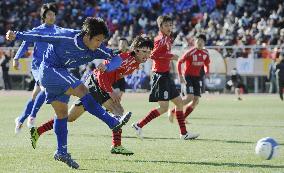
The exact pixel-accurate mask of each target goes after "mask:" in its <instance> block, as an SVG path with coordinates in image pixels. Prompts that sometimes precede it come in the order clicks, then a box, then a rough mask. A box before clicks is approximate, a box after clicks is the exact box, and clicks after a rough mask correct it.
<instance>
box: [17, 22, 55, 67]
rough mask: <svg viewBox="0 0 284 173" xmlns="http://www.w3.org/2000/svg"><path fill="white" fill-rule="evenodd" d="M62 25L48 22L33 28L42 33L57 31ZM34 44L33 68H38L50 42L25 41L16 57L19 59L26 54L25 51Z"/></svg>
mask: <svg viewBox="0 0 284 173" xmlns="http://www.w3.org/2000/svg"><path fill="white" fill-rule="evenodd" d="M59 28H60V27H58V26H56V25H47V24H42V25H40V26H38V27H36V28H33V29H32V31H36V32H39V33H42V34H49V33H50V34H51V33H56V31H57V30H58V29H59ZM32 44H33V47H34V51H33V59H32V69H38V68H39V66H40V63H41V62H42V59H43V54H44V52H45V51H46V50H47V47H48V43H46V42H34V43H33V42H28V41H23V42H22V44H21V46H20V48H19V50H18V51H17V53H16V55H15V57H14V59H19V58H22V57H23V56H24V54H25V52H26V51H27V50H28V48H29V46H31V45H32Z"/></svg>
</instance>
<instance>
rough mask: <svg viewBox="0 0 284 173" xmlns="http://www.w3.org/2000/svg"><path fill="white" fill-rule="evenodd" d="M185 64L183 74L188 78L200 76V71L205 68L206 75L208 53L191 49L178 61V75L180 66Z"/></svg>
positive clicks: (180, 72)
mask: <svg viewBox="0 0 284 173" xmlns="http://www.w3.org/2000/svg"><path fill="white" fill-rule="evenodd" d="M184 62H185V68H184V71H183V74H184V75H185V76H186V75H190V76H200V69H201V68H203V66H205V72H206V74H208V73H209V63H210V59H209V53H208V51H207V50H206V49H197V48H192V49H190V50H189V51H187V52H186V53H185V54H184V55H183V56H182V58H181V59H179V60H178V73H179V75H181V74H182V71H181V64H182V63H184Z"/></svg>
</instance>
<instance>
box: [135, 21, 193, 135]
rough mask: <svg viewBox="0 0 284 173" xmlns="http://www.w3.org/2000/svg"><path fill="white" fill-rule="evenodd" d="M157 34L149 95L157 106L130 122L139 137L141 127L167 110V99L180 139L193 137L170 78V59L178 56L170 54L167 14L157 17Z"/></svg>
mask: <svg viewBox="0 0 284 173" xmlns="http://www.w3.org/2000/svg"><path fill="white" fill-rule="evenodd" d="M157 24H158V27H159V34H158V36H156V37H155V39H154V50H153V51H152V54H151V59H152V60H153V66H152V71H153V75H152V80H153V84H152V88H151V93H150V96H149V101H150V102H158V104H159V107H158V108H154V109H153V110H151V111H150V112H149V113H148V115H146V116H145V117H144V118H143V119H142V120H140V121H139V122H138V123H134V124H132V127H133V129H134V130H135V131H136V134H137V135H138V137H139V138H143V136H142V128H143V127H144V126H145V125H146V124H147V123H149V122H150V121H152V120H153V119H154V118H157V117H158V116H160V115H162V114H163V113H165V112H167V110H168V108H169V101H172V102H173V103H174V104H175V106H176V115H177V119H178V123H179V127H180V138H181V139H185V140H187V139H194V138H197V137H198V134H193V133H189V132H187V130H186V126H185V123H184V115H183V103H182V98H181V96H180V93H179V92H178V91H177V89H176V87H175V84H174V81H173V80H172V79H171V78H170V73H169V71H170V61H172V60H178V56H177V55H174V54H171V46H172V42H173V39H172V37H171V34H172V29H173V21H172V19H171V18H170V17H169V16H159V17H158V19H157Z"/></svg>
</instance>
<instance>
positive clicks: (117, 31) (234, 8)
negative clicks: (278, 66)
mask: <svg viewBox="0 0 284 173" xmlns="http://www.w3.org/2000/svg"><path fill="white" fill-rule="evenodd" d="M47 2H55V3H56V4H57V7H58V14H57V23H56V24H57V25H58V26H61V27H68V28H73V29H80V26H81V25H82V22H83V21H84V19H85V18H86V17H88V16H96V17H101V18H103V19H104V20H105V21H106V23H107V25H108V27H109V31H110V38H109V41H108V43H109V45H110V46H111V47H117V46H118V40H119V38H122V37H124V38H126V39H127V40H128V41H131V40H132V38H134V37H135V36H136V35H137V34H142V33H144V34H147V35H148V36H150V37H154V36H155V35H156V34H157V31H158V28H157V25H156V18H157V16H159V15H161V14H168V15H170V16H172V18H173V19H174V33H175V36H176V39H175V42H174V45H179V46H183V47H188V46H191V45H192V44H193V39H194V35H196V33H201V32H202V33H204V34H206V37H207V43H206V45H207V46H240V48H238V49H219V51H220V52H221V53H222V54H223V56H224V57H233V58H234V57H249V56H250V55H253V56H254V58H271V59H275V58H279V57H280V56H283V55H284V54H283V52H284V51H283V50H284V49H283V48H282V47H283V46H284V9H283V8H284V1H283V0H269V1H268V0H249V1H246V0H44V1H42V0H6V1H0V47H1V46H2V47H9V46H19V45H20V42H7V41H6V40H5V33H6V32H7V31H8V30H9V29H11V30H17V31H24V30H27V29H32V28H33V27H36V26H38V25H40V24H41V20H40V8H39V7H40V6H41V5H42V3H47ZM243 45H261V46H263V47H261V48H255V49H253V51H252V49H247V48H241V46H243ZM268 45H276V47H275V48H273V49H269V48H267V46H268ZM0 52H1V50H0ZM3 55H4V54H3ZM3 57H4V56H3Z"/></svg>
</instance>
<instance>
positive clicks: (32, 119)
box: [27, 116, 35, 129]
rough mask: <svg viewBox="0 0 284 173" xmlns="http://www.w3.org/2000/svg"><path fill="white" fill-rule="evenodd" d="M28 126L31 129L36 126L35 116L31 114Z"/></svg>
mask: <svg viewBox="0 0 284 173" xmlns="http://www.w3.org/2000/svg"><path fill="white" fill-rule="evenodd" d="M27 127H28V128H29V129H30V128H32V127H35V118H34V117H31V116H29V117H28V121H27Z"/></svg>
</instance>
